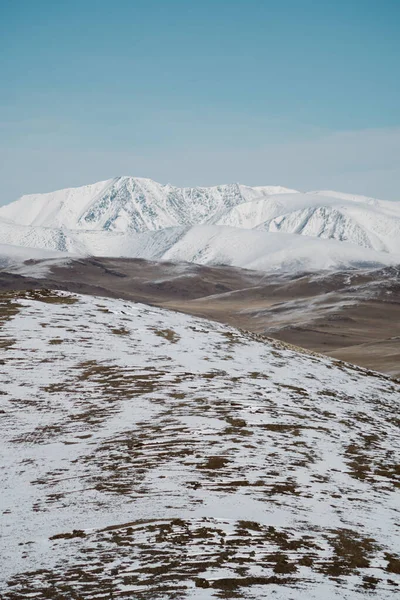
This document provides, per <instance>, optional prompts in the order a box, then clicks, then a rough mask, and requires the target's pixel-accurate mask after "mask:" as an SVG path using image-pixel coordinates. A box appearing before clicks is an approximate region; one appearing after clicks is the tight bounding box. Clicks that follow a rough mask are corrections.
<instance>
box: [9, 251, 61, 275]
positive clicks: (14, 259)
mask: <svg viewBox="0 0 400 600" xmlns="http://www.w3.org/2000/svg"><path fill="white" fill-rule="evenodd" d="M71 258H72V256H71V255H70V254H67V253H63V252H57V251H49V250H42V249H41V248H26V247H21V246H11V245H9V244H0V271H2V270H4V271H8V272H13V273H19V274H20V275H29V276H31V277H44V276H45V275H47V273H48V270H49V268H50V266H51V265H53V264H65V263H67V262H68V261H69V260H71ZM28 260H29V261H30V260H34V261H39V263H38V264H36V265H35V266H33V265H31V264H30V265H29V266H27V265H25V262H26V261H28Z"/></svg>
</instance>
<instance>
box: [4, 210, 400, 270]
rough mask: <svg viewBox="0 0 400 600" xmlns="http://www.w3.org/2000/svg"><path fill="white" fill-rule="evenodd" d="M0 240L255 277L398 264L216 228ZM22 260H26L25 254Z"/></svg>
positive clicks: (399, 260)
mask: <svg viewBox="0 0 400 600" xmlns="http://www.w3.org/2000/svg"><path fill="white" fill-rule="evenodd" d="M0 239H1V240H2V241H3V242H4V243H5V244H14V245H17V246H28V247H30V248H34V249H41V248H44V249H46V251H47V252H48V251H58V252H60V253H61V254H62V256H64V255H65V253H73V254H76V255H92V256H109V257H127V258H145V259H148V260H170V261H187V262H193V263H197V264H203V265H232V266H236V267H244V268H247V269H257V270H260V271H270V270H277V269H279V270H281V271H285V272H298V271H320V270H331V269H342V268H363V267H378V266H388V265H394V264H400V251H399V252H398V253H391V254H389V253H388V252H378V251H376V250H371V249H370V248H363V247H360V246H358V245H355V244H343V243H341V242H339V241H337V240H334V239H333V240H331V239H329V240H326V239H319V238H312V237H307V236H300V235H295V234H290V233H277V232H274V233H272V232H269V231H258V230H248V229H241V228H235V227H222V226H217V225H199V226H195V227H170V228H166V229H160V230H157V231H146V232H143V233H134V232H130V233H113V232H110V231H85V230H83V231H82V230H68V229H51V228H46V227H28V226H17V225H13V224H10V223H5V222H1V221H0ZM24 255H26V256H27V257H28V256H29V254H28V252H27V249H25V251H24ZM31 258H34V253H33V254H32V256H31Z"/></svg>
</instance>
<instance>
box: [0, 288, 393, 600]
mask: <svg viewBox="0 0 400 600" xmlns="http://www.w3.org/2000/svg"><path fill="white" fill-rule="evenodd" d="M1 300H2V302H1V307H0V325H1V328H0V347H1V352H2V356H1V371H0V379H1V381H0V406H1V410H0V422H1V438H0V487H1V511H0V514H1V532H2V535H1V538H0V556H1V557H2V558H1V562H2V568H1V574H0V595H1V597H2V598H3V599H4V600H22V599H26V598H34V599H37V600H44V599H45V598H47V599H48V598H51V599H58V600H70V599H79V600H95V599H104V600H110V599H111V598H114V599H116V598H128V599H132V600H144V599H148V600H153V599H196V600H199V599H202V600H203V599H208V598H246V599H252V598H254V599H261V598H266V597H268V598H269V597H271V598H275V599H277V600H289V599H295V600H309V599H315V600H317V599H322V598H323V599H324V600H331V599H339V598H345V599H351V600H353V599H358V598H363V597H364V596H365V597H368V598H377V599H390V598H395V597H397V595H398V593H399V589H400V588H399V586H400V556H399V552H400V542H399V539H400V536H399V529H400V500H399V493H398V492H399V490H398V488H399V474H400V471H399V464H400V457H399V447H400V436H399V418H398V408H399V400H400V388H399V385H398V383H396V382H394V381H392V380H390V379H388V378H386V377H384V376H381V375H379V374H377V373H373V372H369V371H365V370H363V369H360V368H357V367H352V366H350V365H347V364H344V363H341V362H339V361H334V360H330V359H328V358H322V357H320V356H316V355H312V354H308V353H305V352H300V351H299V350H298V349H295V348H291V347H288V346H286V345H284V344H280V343H278V342H273V341H271V340H267V339H265V338H260V337H257V336H254V335H251V334H247V333H243V332H240V331H237V330H235V329H232V328H228V327H226V326H224V325H221V324H218V323H214V322H209V321H205V320H201V319H197V318H193V317H190V316H187V315H183V314H178V313H172V312H168V311H165V310H161V309H154V308H149V307H147V306H145V305H141V304H135V303H130V302H126V301H122V300H114V299H104V298H95V297H84V296H74V295H71V294H67V293H60V292H57V293H56V292H51V291H41V292H23V293H18V294H16V293H3V294H2V297H1Z"/></svg>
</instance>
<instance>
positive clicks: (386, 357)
mask: <svg viewBox="0 0 400 600" xmlns="http://www.w3.org/2000/svg"><path fill="white" fill-rule="evenodd" d="M39 288H42V289H43V288H52V289H63V290H67V291H71V292H79V293H88V294H95V295H100V296H110V297H120V298H125V299H129V300H134V301H138V302H144V303H147V304H152V305H156V306H161V307H165V308H171V309H173V310H177V311H182V312H185V313H189V314H193V315H196V316H201V317H207V318H211V319H215V320H218V321H221V322H224V323H228V324H230V325H234V326H235V327H239V328H242V329H245V330H249V331H253V332H256V333H262V334H265V335H268V336H270V337H274V338H277V339H280V340H284V341H286V342H289V343H292V344H295V345H297V346H302V347H304V348H307V349H309V350H313V351H316V352H320V353H323V354H327V355H329V356H333V357H336V358H339V359H341V360H345V361H348V362H352V363H354V364H357V365H360V366H363V367H367V368H369V369H374V370H377V371H382V372H384V373H388V374H390V375H392V376H396V377H398V376H400V318H399V317H400V270H399V269H398V268H386V269H379V270H372V271H358V272H352V271H347V272H341V273H335V274H325V275H315V274H313V275H311V274H303V275H298V276H292V277H290V276H283V275H275V274H265V273H260V272H256V271H248V270H245V269H237V268H233V267H225V266H215V267H207V266H200V265H195V264H189V263H180V264H174V263H169V262H153V261H146V260H142V259H123V258H113V259H110V258H86V259H81V260H74V261H72V262H71V263H70V264H69V265H68V266H52V267H51V271H50V272H49V274H48V276H47V277H46V278H43V279H35V278H28V277H22V276H20V275H15V274H14V275H13V274H9V273H5V272H0V289H2V290H7V289H14V290H20V289H39Z"/></svg>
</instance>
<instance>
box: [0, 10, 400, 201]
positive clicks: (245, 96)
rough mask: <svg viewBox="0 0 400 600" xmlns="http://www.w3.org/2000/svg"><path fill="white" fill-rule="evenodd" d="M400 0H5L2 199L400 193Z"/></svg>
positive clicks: (1, 13) (1, 25) (0, 57)
mask: <svg viewBox="0 0 400 600" xmlns="http://www.w3.org/2000/svg"><path fill="white" fill-rule="evenodd" d="M399 65H400V0H346V1H345V0H330V1H328V0H320V1H317V0H274V1H272V0H201V1H200V0H114V1H111V0H79V1H78V0H68V1H55V0H1V1H0V90H1V93H0V182H1V187H0V192H1V194H0V204H2V203H5V202H8V201H11V200H14V199H15V198H17V197H18V196H19V195H21V194H23V193H30V192H42V191H43V192H44V191H50V190H53V189H57V188H61V187H70V186H75V185H81V184H85V183H92V182H94V181H98V180H101V179H108V178H110V177H114V176H116V175H136V176H142V177H151V178H152V179H156V180H158V181H160V182H162V183H168V182H170V183H173V184H176V185H212V184H217V183H227V182H234V181H239V182H241V183H246V184H249V185H261V184H266V185H267V184H280V185H286V186H289V187H295V188H297V189H302V190H311V189H322V188H323V189H336V190H341V191H349V192H355V193H357V192H358V193H364V194H368V195H372V196H376V197H381V198H387V199H399V200H400V68H399Z"/></svg>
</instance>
